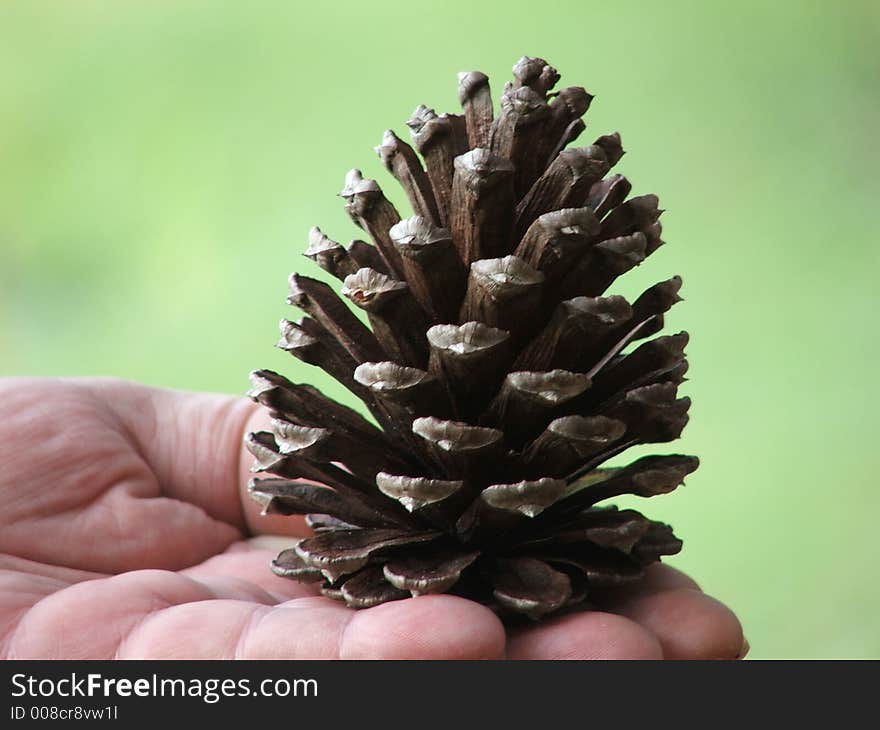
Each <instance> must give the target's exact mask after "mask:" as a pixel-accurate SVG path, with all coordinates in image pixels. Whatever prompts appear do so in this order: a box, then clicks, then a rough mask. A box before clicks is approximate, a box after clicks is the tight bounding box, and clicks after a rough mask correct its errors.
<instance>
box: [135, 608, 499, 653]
mask: <svg viewBox="0 0 880 730" xmlns="http://www.w3.org/2000/svg"><path fill="white" fill-rule="evenodd" d="M197 627H198V630H199V631H201V632H202V633H203V634H204V633H207V634H208V635H211V636H215V637H217V639H218V641H217V642H215V643H214V644H211V643H209V642H205V641H202V642H195V641H186V640H184V641H183V643H181V642H180V641H179V640H178V641H170V640H168V638H167V637H170V636H176V637H186V636H192V635H193V634H194V633H195V631H196V628H197ZM426 627H430V630H426ZM503 647H504V631H503V628H502V627H501V624H500V622H499V621H498V619H497V618H495V616H494V615H493V614H492V613H491V612H490V611H488V610H487V609H485V608H484V607H482V606H480V605H478V604H475V603H472V602H470V601H466V600H464V599H461V598H455V597H452V596H424V597H422V598H415V599H408V600H404V601H393V602H391V603H386V604H383V605H381V606H377V607H375V608H370V609H365V610H362V611H352V610H351V609H348V608H345V607H344V606H342V605H341V604H339V603H337V602H335V601H332V600H330V599H326V598H305V599H297V600H295V601H290V602H288V603H285V604H281V605H279V606H275V607H272V608H257V609H254V607H253V606H250V605H247V604H244V603H242V602H234V601H211V602H209V603H206V604H187V605H183V606H177V607H175V608H170V609H167V610H164V611H161V612H159V613H157V614H155V615H153V616H150V617H149V618H147V619H146V620H145V621H144V622H143V623H142V624H140V625H139V626H138V629H137V631H136V633H135V634H134V635H132V636H130V637H129V638H128V639H127V640H126V642H125V644H124V647H123V649H122V651H121V652H120V655H121V656H125V657H132V658H146V657H150V658H178V657H188V658H239V659H487V658H500V656H501V653H502V651H503Z"/></svg>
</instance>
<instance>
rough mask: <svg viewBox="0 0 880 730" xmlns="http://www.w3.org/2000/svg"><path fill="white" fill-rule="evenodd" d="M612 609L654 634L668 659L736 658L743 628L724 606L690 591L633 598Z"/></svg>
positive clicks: (738, 655)
mask: <svg viewBox="0 0 880 730" xmlns="http://www.w3.org/2000/svg"><path fill="white" fill-rule="evenodd" d="M613 609H614V610H615V611H617V612H619V613H621V614H622V615H624V616H627V617H628V618H630V619H632V620H633V621H635V622H637V623H638V624H640V625H641V626H643V627H644V628H645V629H647V630H648V631H650V632H651V633H653V634H654V635H655V636H656V637H657V638H658V640H659V641H660V644H661V646H662V647H663V654H664V656H665V657H666V658H667V659H735V658H738V657H740V655H741V654H742V655H744V651H743V646H744V638H743V632H742V626H741V624H740V622H739V619H737V617H736V615H735V614H734V613H733V611H731V610H730V609H729V608H728V607H727V606H725V605H724V604H723V603H721V602H720V601H717V600H715V599H714V598H712V597H711V596H707V595H705V594H703V593H700V592H699V591H696V590H693V589H692V588H677V589H674V590H669V591H661V592H659V593H654V594H651V595H643V596H636V597H633V598H629V599H626V600H623V601H620V602H619V603H617V604H614V606H613Z"/></svg>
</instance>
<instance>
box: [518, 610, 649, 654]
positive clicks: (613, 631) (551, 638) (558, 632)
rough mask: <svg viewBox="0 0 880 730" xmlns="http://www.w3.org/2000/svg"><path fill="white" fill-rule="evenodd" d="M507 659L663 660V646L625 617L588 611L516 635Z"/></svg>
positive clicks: (641, 627)
mask: <svg viewBox="0 0 880 730" xmlns="http://www.w3.org/2000/svg"><path fill="white" fill-rule="evenodd" d="M507 658H508V659H662V658H663V650H662V649H661V647H660V642H659V641H658V640H657V637H655V636H654V635H653V634H652V633H651V632H650V631H648V630H647V629H645V628H644V627H643V626H640V625H639V624H637V623H636V622H635V621H631V620H630V619H628V618H625V617H623V616H617V615H615V614H612V613H605V612H602V611H585V612H583V613H574V614H569V615H567V616H561V617H560V618H557V619H550V620H548V621H547V622H545V623H541V624H539V625H537V626H534V627H528V628H525V629H520V630H518V631H516V632H514V633H513V634H512V635H511V637H510V639H509V640H508V642H507Z"/></svg>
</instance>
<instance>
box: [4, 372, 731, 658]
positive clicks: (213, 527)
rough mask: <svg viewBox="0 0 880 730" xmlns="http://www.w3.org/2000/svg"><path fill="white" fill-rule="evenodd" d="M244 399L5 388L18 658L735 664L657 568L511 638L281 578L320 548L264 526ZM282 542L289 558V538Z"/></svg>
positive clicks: (440, 615)
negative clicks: (274, 567) (349, 600)
mask: <svg viewBox="0 0 880 730" xmlns="http://www.w3.org/2000/svg"><path fill="white" fill-rule="evenodd" d="M265 418H266V417H265V415H264V414H262V413H261V412H260V411H259V410H258V409H257V408H256V406H255V405H254V404H252V403H250V402H249V401H247V400H245V399H242V398H233V397H230V396H219V395H208V394H200V393H184V392H177V391H170V390H162V389H157V388H149V387H146V386H143V385H138V384H135V383H129V382H124V381H119V380H112V379H100V378H96V379H70V380H67V379H65V380H62V379H39V378H12V379H5V380H0V656H2V657H4V658H64V659H81V658H98V659H107V658H184V657H185V658H203V659H223V658H248V659H256V658H288V659H312V658H389V659H390V658H400V659H404V658H405V659H498V658H505V657H506V658H509V659H563V658H564V659H594V658H596V659H598V658H631V659H659V658H663V657H665V658H693V659H708V658H721V659H726V658H734V657H738V656H742V655H743V654H744V653H745V648H747V647H746V645H745V644H744V640H743V636H742V630H741V627H740V624H739V621H738V620H737V618H736V616H735V615H734V614H733V613H732V612H731V611H730V609H728V608H727V607H725V606H724V605H722V604H721V603H719V602H717V601H716V600H714V599H712V598H710V597H708V596H706V595H704V594H703V593H701V592H700V590H699V588H698V587H697V585H696V584H695V583H694V582H693V581H692V580H691V579H690V578H688V577H687V576H685V575H684V574H682V573H680V572H678V571H676V570H675V569H673V568H670V567H668V566H660V565H658V566H654V567H653V568H652V569H650V571H649V574H648V576H647V577H646V579H645V580H644V581H642V582H641V583H640V585H639V586H638V588H637V589H636V590H633V591H630V592H628V593H626V594H622V593H617V594H615V595H614V596H613V597H612V598H609V599H607V601H605V602H604V603H603V604H602V606H603V609H605V608H607V611H606V610H602V611H592V612H583V613H577V614H569V615H566V616H562V617H560V618H557V619H553V620H548V621H546V622H544V623H541V624H538V625H535V626H530V627H527V628H521V629H518V630H516V631H514V632H511V633H509V634H508V633H506V632H505V629H504V627H503V626H502V624H501V622H500V621H499V620H498V618H497V617H496V616H495V615H494V614H493V613H492V612H491V611H490V610H489V609H487V608H485V607H483V606H481V605H479V604H477V603H473V602H471V601H468V600H465V599H463V598H458V597H455V596H446V595H437V596H422V597H419V598H412V599H407V600H403V601H394V602H391V603H386V604H383V605H381V606H377V607H375V608H370V609H365V610H362V611H353V610H351V609H348V608H346V607H345V606H344V605H342V604H340V603H338V602H336V601H333V600H331V599H328V598H324V597H322V596H320V595H319V594H318V593H317V590H316V588H315V587H314V586H309V585H304V584H299V583H295V582H293V581H291V580H289V579H285V578H279V577H277V576H275V575H274V574H273V573H271V571H270V570H269V569H268V564H269V561H270V560H271V559H272V558H273V557H274V556H275V554H276V553H277V552H278V549H279V547H285V546H288V544H289V541H285V540H283V538H273V537H269V535H294V534H297V533H298V534H306V528H305V526H304V524H303V523H302V522H301V521H299V520H297V519H295V518H290V517H278V516H274V517H273V516H267V517H263V516H260V515H259V509H258V507H257V506H256V505H255V504H253V503H252V502H251V500H250V499H249V498H248V497H247V496H246V493H245V489H244V485H245V484H246V482H247V472H248V467H249V465H250V457H249V455H247V454H246V452H243V450H242V449H241V441H242V437H243V435H244V434H245V433H246V432H248V431H250V430H254V429H255V428H257V426H258V424H259V423H260V422H261V421H262V420H263V419H265ZM279 539H280V540H281V543H280V544H279V543H278V541H279Z"/></svg>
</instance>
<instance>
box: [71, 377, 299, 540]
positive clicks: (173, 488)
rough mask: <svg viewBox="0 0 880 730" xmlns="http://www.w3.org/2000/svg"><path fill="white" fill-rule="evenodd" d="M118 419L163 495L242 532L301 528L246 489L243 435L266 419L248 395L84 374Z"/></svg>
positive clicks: (247, 462)
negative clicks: (265, 514)
mask: <svg viewBox="0 0 880 730" xmlns="http://www.w3.org/2000/svg"><path fill="white" fill-rule="evenodd" d="M79 382H80V384H81V385H83V386H84V387H87V388H89V389H90V390H91V391H92V392H94V393H95V394H96V395H97V396H98V397H99V398H100V399H101V401H102V403H104V404H106V406H107V407H108V408H110V409H111V410H112V412H113V413H114V414H115V415H116V417H117V418H118V419H119V422H120V425H121V426H122V428H123V429H124V430H125V432H126V433H127V434H128V435H129V436H130V437H131V439H132V440H133V442H134V446H135V448H137V450H138V452H139V453H140V454H141V455H142V457H143V458H144V460H145V461H146V462H147V463H148V464H149V466H150V467H151V468H152V470H153V472H154V473H155V474H156V477H157V479H158V481H159V484H160V487H161V489H162V492H163V494H164V495H165V496H168V497H171V498H173V499H176V500H179V501H182V502H188V503H190V504H192V505H195V506H197V507H199V508H201V509H202V510H204V511H205V512H206V513H207V514H208V515H210V516H211V517H213V518H215V519H217V520H221V521H223V522H225V523H227V524H230V525H233V526H235V527H237V528H238V529H240V530H245V531H251V530H252V529H254V528H257V529H261V530H262V531H269V532H275V533H277V534H296V533H299V534H303V530H304V525H303V522H302V521H301V520H298V519H290V518H286V519H285V518H279V517H273V518H266V519H263V518H261V517H259V511H260V510H259V507H258V506H257V505H256V504H254V503H253V502H252V500H250V499H249V498H248V499H246V500H243V499H242V495H243V494H245V492H246V485H247V479H248V477H247V473H248V468H249V466H250V464H251V462H252V459H251V458H250V457H249V455H246V454H245V453H244V452H243V448H242V441H243V438H244V435H245V433H247V432H248V431H249V430H251V429H253V428H255V427H257V424H258V422H259V420H260V419H261V418H262V419H264V418H265V415H262V414H261V413H260V411H261V409H258V407H257V406H256V404H254V403H252V402H251V401H249V400H247V399H246V398H243V397H234V396H229V395H217V394H211V393H191V392H186V391H177V390H167V389H164V388H153V387H149V386H145V385H141V384H139V383H133V382H128V381H123V380H116V379H110V378H94V379H83V380H81V381H79Z"/></svg>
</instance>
